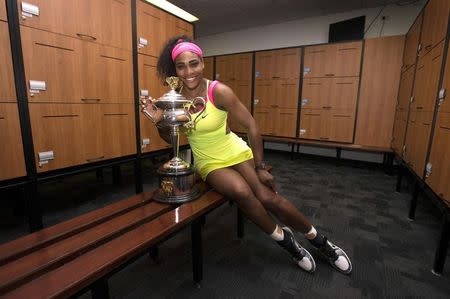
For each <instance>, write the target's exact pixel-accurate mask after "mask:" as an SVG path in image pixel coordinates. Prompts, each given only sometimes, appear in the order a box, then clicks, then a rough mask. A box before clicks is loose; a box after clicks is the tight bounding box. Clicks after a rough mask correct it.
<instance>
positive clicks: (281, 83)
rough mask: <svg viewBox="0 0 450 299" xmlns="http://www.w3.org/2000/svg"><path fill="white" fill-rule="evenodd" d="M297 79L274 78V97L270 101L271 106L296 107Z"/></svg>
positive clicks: (297, 95)
mask: <svg viewBox="0 0 450 299" xmlns="http://www.w3.org/2000/svg"><path fill="white" fill-rule="evenodd" d="M298 84H299V83H298V79H288V80H275V81H274V82H273V86H274V88H275V89H274V97H273V99H272V101H271V106H273V107H280V108H292V109H296V108H297V107H298V97H299V94H298Z"/></svg>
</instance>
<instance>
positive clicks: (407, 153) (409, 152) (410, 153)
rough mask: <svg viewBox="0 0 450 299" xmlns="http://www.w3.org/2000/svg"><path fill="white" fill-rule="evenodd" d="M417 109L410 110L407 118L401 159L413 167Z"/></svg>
mask: <svg viewBox="0 0 450 299" xmlns="http://www.w3.org/2000/svg"><path fill="white" fill-rule="evenodd" d="M417 114H418V112H417V111H411V112H410V114H409V118H408V123H407V126H406V137H405V142H404V154H403V159H404V160H405V162H406V164H408V165H409V166H410V167H413V163H414V157H415V147H416V145H415V142H416V138H415V136H416V134H417V130H418V128H417Z"/></svg>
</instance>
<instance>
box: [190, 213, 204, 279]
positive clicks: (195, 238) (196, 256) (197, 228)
mask: <svg viewBox="0 0 450 299" xmlns="http://www.w3.org/2000/svg"><path fill="white" fill-rule="evenodd" d="M191 238H192V272H193V275H194V283H195V284H196V285H197V287H198V288H199V287H200V282H201V281H202V278H203V253H202V217H200V218H199V219H196V220H194V222H192V224H191Z"/></svg>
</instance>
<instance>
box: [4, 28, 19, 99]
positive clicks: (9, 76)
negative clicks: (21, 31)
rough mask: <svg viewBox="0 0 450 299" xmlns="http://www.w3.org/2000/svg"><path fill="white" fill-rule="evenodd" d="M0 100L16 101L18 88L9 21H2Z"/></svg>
mask: <svg viewBox="0 0 450 299" xmlns="http://www.w3.org/2000/svg"><path fill="white" fill-rule="evenodd" d="M0 61H1V65H2V66H1V67H0V78H1V80H0V102H15V101H16V90H15V84H14V72H13V66H12V57H11V45H10V42H9V31H8V23H6V22H3V21H0Z"/></svg>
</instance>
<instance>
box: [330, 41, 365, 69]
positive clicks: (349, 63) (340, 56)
mask: <svg viewBox="0 0 450 299" xmlns="http://www.w3.org/2000/svg"><path fill="white" fill-rule="evenodd" d="M335 51H336V52H335V53H336V54H335V57H334V61H335V64H334V71H332V74H334V76H335V77H358V76H359V73H360V66H361V52H362V42H351V43H341V44H336V50H335ZM325 75H326V76H327V75H328V74H325Z"/></svg>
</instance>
